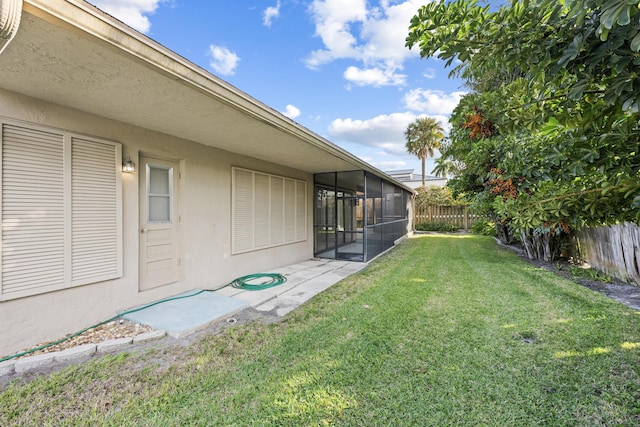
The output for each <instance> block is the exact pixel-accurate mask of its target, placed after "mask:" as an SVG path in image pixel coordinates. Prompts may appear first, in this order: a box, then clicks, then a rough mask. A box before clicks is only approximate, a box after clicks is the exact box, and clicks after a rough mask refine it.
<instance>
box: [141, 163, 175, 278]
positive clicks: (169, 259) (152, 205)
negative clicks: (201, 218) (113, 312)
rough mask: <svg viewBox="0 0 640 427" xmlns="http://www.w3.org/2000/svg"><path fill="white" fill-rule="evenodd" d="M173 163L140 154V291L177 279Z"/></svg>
mask: <svg viewBox="0 0 640 427" xmlns="http://www.w3.org/2000/svg"><path fill="white" fill-rule="evenodd" d="M179 168H180V165H179V163H177V162H171V161H167V160H159V159H153V158H149V157H140V290H142V291H143V290H146V289H151V288H155V287H157V286H162V285H166V284H169V283H172V282H176V281H178V280H179V278H180V276H181V274H180V263H181V262H180V245H179V242H180V239H179V232H180V216H179V215H178V179H179Z"/></svg>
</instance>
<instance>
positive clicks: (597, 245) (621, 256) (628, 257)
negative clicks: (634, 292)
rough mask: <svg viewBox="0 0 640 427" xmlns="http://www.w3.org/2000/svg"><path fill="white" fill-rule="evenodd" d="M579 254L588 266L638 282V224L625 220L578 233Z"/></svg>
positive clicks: (625, 279)
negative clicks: (623, 222)
mask: <svg viewBox="0 0 640 427" xmlns="http://www.w3.org/2000/svg"><path fill="white" fill-rule="evenodd" d="M576 237H577V243H578V250H579V251H580V255H581V258H582V259H584V260H585V261H587V262H588V263H589V264H590V265H591V267H593V268H595V269H596V270H600V271H603V272H605V273H606V274H608V275H609V276H612V277H616V278H618V279H621V280H624V281H625V282H631V283H635V284H637V285H640V227H638V226H637V225H636V224H632V223H625V224H618V225H612V226H608V227H597V228H586V229H584V230H581V231H579V232H578V233H577V236H576Z"/></svg>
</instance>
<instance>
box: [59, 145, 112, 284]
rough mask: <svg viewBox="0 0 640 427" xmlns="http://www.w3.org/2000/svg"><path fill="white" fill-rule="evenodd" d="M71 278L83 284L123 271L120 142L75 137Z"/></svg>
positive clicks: (72, 181) (110, 276) (73, 153)
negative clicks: (118, 149)
mask: <svg viewBox="0 0 640 427" xmlns="http://www.w3.org/2000/svg"><path fill="white" fill-rule="evenodd" d="M71 147H72V148H71V183H72V184H71V280H72V285H83V284H86V283H92V282H97V281H101V280H108V279H113V278H115V277H118V276H120V275H121V268H120V265H121V263H120V260H121V259H122V256H121V251H122V248H121V243H120V242H121V239H120V234H119V230H120V215H119V212H120V200H121V195H120V187H121V184H120V174H119V171H118V169H117V165H118V158H119V153H118V151H117V148H118V147H117V146H114V145H113V144H107V143H99V142H96V141H89V140H84V139H81V138H72V139H71Z"/></svg>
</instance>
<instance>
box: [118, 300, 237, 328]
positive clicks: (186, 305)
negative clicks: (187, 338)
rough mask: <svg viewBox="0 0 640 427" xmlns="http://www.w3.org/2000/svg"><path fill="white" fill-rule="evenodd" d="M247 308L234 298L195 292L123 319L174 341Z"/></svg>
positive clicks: (127, 315) (126, 315)
mask: <svg viewBox="0 0 640 427" xmlns="http://www.w3.org/2000/svg"><path fill="white" fill-rule="evenodd" d="M247 307H249V305H248V304H247V303H246V302H244V301H242V300H240V299H237V298H230V297H226V296H223V295H219V294H217V293H215V292H206V291H201V290H195V291H191V292H186V293H184V294H180V295H178V296H177V299H168V300H166V301H163V302H160V303H157V304H155V305H153V306H151V307H146V308H144V309H142V310H139V311H136V312H133V313H129V314H125V315H124V316H123V317H124V318H125V319H127V320H130V321H132V322H135V323H141V324H144V325H149V326H151V327H152V328H153V329H157V330H164V331H167V334H168V335H171V336H173V337H176V338H178V337H180V336H184V335H188V334H189V333H192V332H195V331H197V330H199V329H201V328H204V327H205V326H207V325H209V324H211V323H213V322H215V321H217V320H220V319H222V318H224V317H228V316H230V315H232V314H234V313H236V312H238V311H240V310H242V309H245V308H247Z"/></svg>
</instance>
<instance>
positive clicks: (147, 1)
mask: <svg viewBox="0 0 640 427" xmlns="http://www.w3.org/2000/svg"><path fill="white" fill-rule="evenodd" d="M90 3H92V4H95V5H96V6H98V7H99V8H101V9H102V10H104V11H105V12H107V13H109V14H111V15H113V16H115V17H116V18H118V19H120V20H121V21H123V22H125V23H127V24H128V25H130V26H131V27H133V28H135V29H137V30H138V31H140V32H142V33H144V34H146V35H147V36H149V37H150V38H152V39H154V40H155V41H157V42H159V43H161V44H162V45H164V46H166V47H168V48H169V49H171V50H172V51H174V52H176V53H178V54H180V55H182V56H184V57H185V58H187V59H188V60H189V61H191V62H193V63H195V64H197V65H199V66H201V67H202V68H205V69H206V70H208V71H210V72H211V73H213V74H215V75H217V76H218V77H220V78H222V79H223V80H225V81H227V82H229V83H231V84H232V85H234V86H235V87H237V88H238V89H240V90H242V91H244V92H246V93H247V94H249V95H250V96H252V97H254V98H256V99H258V100H259V101H261V102H263V103H265V104H267V105H268V106H270V107H271V108H273V109H275V110H277V111H280V112H282V113H283V114H285V115H286V116H288V117H290V118H291V119H293V120H295V121H296V122H298V123H300V124H301V125H303V126H304V127H306V128H308V129H310V130H312V131H313V132H315V133H317V134H319V135H321V136H323V137H325V138H327V139H328V140H330V141H332V142H333V143H335V144H337V145H339V146H341V147H343V148H344V149H346V150H348V151H350V152H351V153H353V154H355V155H356V156H358V157H360V158H362V159H363V160H365V161H367V162H368V163H370V164H372V165H374V166H375V167H377V168H379V169H382V170H385V171H386V170H394V169H415V172H416V173H417V174H420V173H421V166H420V161H419V159H417V158H416V157H415V156H413V155H410V154H408V153H407V152H406V151H405V149H404V144H405V139H404V131H405V129H406V128H407V125H408V124H409V123H411V122H413V121H414V120H415V119H416V118H417V117H421V116H430V117H434V118H436V119H437V120H439V121H440V122H441V124H442V125H443V127H444V128H445V129H447V128H448V122H447V118H448V116H449V115H450V113H451V111H452V110H453V108H454V107H455V106H456V105H457V103H458V100H459V98H460V96H462V95H463V94H464V92H465V88H463V87H462V86H461V82H460V81H458V80H452V79H449V78H448V70H446V69H445V68H444V63H443V61H440V60H437V59H421V58H420V56H419V54H418V51H417V49H414V50H413V51H410V50H409V49H407V48H406V47H404V40H405V38H406V36H407V32H408V31H407V28H408V25H409V21H410V19H411V17H412V16H413V15H414V14H415V13H416V11H417V10H418V8H419V7H420V6H421V5H423V4H426V3H428V0H380V1H366V0H208V1H205V0H200V1H194V0H90ZM432 169H433V162H432V161H429V162H428V163H427V174H430V172H431V170H432Z"/></svg>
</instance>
